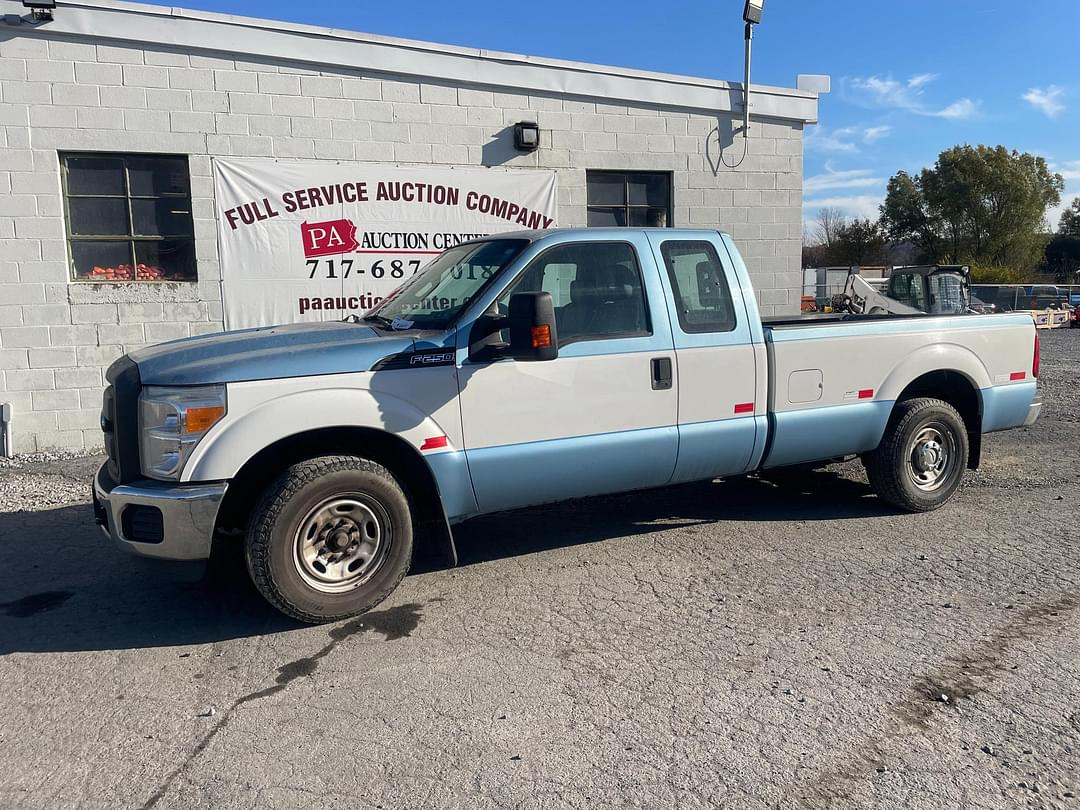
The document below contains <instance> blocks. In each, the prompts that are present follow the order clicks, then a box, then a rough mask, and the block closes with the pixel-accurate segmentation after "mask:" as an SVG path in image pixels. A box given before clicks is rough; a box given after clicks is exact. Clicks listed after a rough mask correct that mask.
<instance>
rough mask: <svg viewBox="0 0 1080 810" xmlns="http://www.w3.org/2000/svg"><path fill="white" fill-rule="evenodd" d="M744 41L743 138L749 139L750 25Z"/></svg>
mask: <svg viewBox="0 0 1080 810" xmlns="http://www.w3.org/2000/svg"><path fill="white" fill-rule="evenodd" d="M743 36H744V38H745V40H746V58H745V60H744V61H745V65H744V68H745V70H744V73H743V125H742V131H743V137H744V138H748V137H750V50H751V46H752V44H753V41H754V26H752V25H751V24H750V23H747V24H746V31H745V34H744V35H743Z"/></svg>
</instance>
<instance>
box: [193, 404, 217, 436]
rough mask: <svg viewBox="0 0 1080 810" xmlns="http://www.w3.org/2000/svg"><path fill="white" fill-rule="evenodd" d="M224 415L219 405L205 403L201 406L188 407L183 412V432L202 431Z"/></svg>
mask: <svg viewBox="0 0 1080 810" xmlns="http://www.w3.org/2000/svg"><path fill="white" fill-rule="evenodd" d="M224 415H225V408H224V407H223V406H221V405H207V406H204V407H202V408H188V409H187V412H186V413H185V414H184V428H185V431H184V432H185V433H202V432H204V431H207V430H209V429H210V428H212V427H213V426H214V423H215V422H217V421H218V420H219V419H220V418H221V417H223V416H224Z"/></svg>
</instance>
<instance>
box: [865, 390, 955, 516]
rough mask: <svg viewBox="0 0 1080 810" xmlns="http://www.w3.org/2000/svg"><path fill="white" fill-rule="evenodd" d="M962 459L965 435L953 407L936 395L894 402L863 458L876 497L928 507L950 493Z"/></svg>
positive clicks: (911, 506) (924, 509)
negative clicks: (881, 433) (874, 443)
mask: <svg viewBox="0 0 1080 810" xmlns="http://www.w3.org/2000/svg"><path fill="white" fill-rule="evenodd" d="M967 462H968V435H967V428H966V426H965V425H964V420H963V419H962V418H961V417H960V414H959V413H958V412H957V410H956V409H955V408H954V407H953V406H952V405H950V404H949V403H947V402H944V401H942V400H940V399H931V398H929V397H920V398H918V399H908V400H903V401H901V402H898V403H897V404H896V408H895V409H894V410H893V414H892V417H891V418H890V419H889V424H888V426H887V427H886V428H885V435H884V437H883V438H882V440H881V444H879V445H878V447H877V449H876V450H874V451H873V452H871V453H868V454H866V456H865V457H864V458H863V464H864V465H865V467H866V474H867V477H868V478H869V479H870V486H871V487H873V489H874V491H875V492H876V493H877V494H878V497H880V498H882V499H883V500H886V501H888V502H889V503H891V504H893V505H894V506H898V507H900V508H901V509H906V510H908V511H910V512H929V511H932V510H934V509H937V508H938V507H940V506H942V505H943V504H944V503H945V502H946V501H948V500H949V498H951V497H952V495H953V493H954V492H955V491H956V489H957V487H959V486H960V481H961V479H962V478H963V477H964V470H965V469H966V468H967Z"/></svg>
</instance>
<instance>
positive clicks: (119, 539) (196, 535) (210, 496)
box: [94, 466, 228, 560]
mask: <svg viewBox="0 0 1080 810" xmlns="http://www.w3.org/2000/svg"><path fill="white" fill-rule="evenodd" d="M227 488H228V484H227V483H225V482H220V483H214V484H170V483H166V482H163V481H150V480H143V481H139V482H138V483H137V484H133V485H132V484H119V485H117V484H113V482H112V479H110V478H109V474H108V472H107V471H106V468H105V467H104V466H102V467H101V469H100V470H98V473H97V475H96V476H94V519H95V521H96V522H97V524H98V525H99V526H101V530H102V531H103V532H105V534H106V535H107V536H108V537H111V538H112V539H113V541H114V542H116V544H117V545H119V546H120V547H121V548H123V549H125V550H126V551H130V552H132V553H133V554H138V555H141V556H143V557H157V558H159V559H166V560H205V559H207V558H209V556H210V546H211V543H212V541H213V537H214V524H215V521H216V520H217V513H218V509H219V508H220V507H221V499H222V498H224V497H225V490H226V489H227ZM130 506H146V507H152V508H153V509H157V510H158V512H160V513H161V528H162V531H161V538H160V540H155V541H147V540H145V539H144V540H134V539H131V538H129V537H126V536H125V528H124V527H125V526H126V525H129V524H128V523H126V522H125V520H124V510H126V509H127V508H128V507H130ZM144 514H150V515H152V516H153V517H154V518H156V515H153V513H152V512H148V513H144Z"/></svg>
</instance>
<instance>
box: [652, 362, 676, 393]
mask: <svg viewBox="0 0 1080 810" xmlns="http://www.w3.org/2000/svg"><path fill="white" fill-rule="evenodd" d="M651 366H652V387H653V390H654V391H665V390H667V389H668V388H671V381H672V375H671V358H670V357H654V358H653V359H652V363H651Z"/></svg>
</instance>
